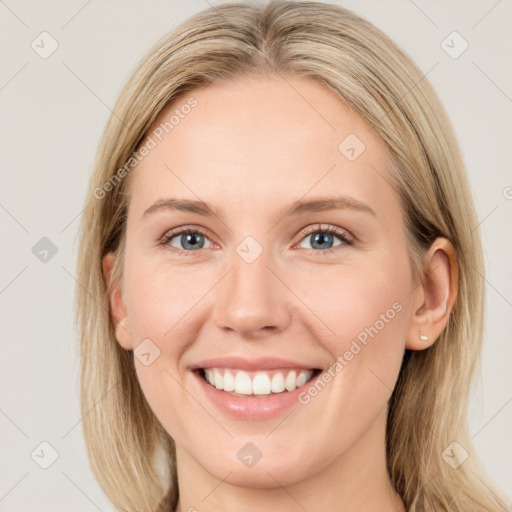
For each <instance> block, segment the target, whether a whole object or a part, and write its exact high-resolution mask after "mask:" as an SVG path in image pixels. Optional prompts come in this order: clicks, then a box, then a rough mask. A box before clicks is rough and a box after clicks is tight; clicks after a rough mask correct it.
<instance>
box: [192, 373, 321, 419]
mask: <svg viewBox="0 0 512 512" xmlns="http://www.w3.org/2000/svg"><path fill="white" fill-rule="evenodd" d="M192 373H193V375H194V378H195V379H196V380H197V381H198V383H199V386H200V388H201V390H202V392H203V393H205V394H206V396H207V397H208V399H209V400H210V401H211V402H213V404H214V405H215V406H216V407H217V408H218V409H220V410H221V411H223V412H224V413H226V414H228V415H230V416H234V417H236V418H242V419H247V420H265V419H270V418H273V417H275V416H279V415H280V414H282V413H283V412H285V411H286V410H288V409H290V408H291V407H293V406H294V405H295V404H298V403H299V395H300V394H301V393H302V392H303V391H305V390H306V389H307V388H308V387H309V386H311V385H312V384H313V383H314V381H315V380H316V378H317V377H318V375H316V376H314V377H313V378H312V379H310V380H308V382H306V383H305V384H304V385H303V386H301V387H299V388H296V389H295V390H293V391H283V392H282V393H276V394H273V395H264V396H261V397H255V396H251V395H248V396H247V397H238V396H233V395H232V394H230V393H228V392H227V391H222V390H219V389H217V388H215V387H213V386H212V385H211V384H209V383H208V382H206V380H205V379H204V378H203V377H202V376H201V375H200V373H199V372H196V371H193V372H192Z"/></svg>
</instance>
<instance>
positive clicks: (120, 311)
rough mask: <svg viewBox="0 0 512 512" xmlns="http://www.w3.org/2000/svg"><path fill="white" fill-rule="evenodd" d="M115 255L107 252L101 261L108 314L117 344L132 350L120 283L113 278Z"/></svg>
mask: <svg viewBox="0 0 512 512" xmlns="http://www.w3.org/2000/svg"><path fill="white" fill-rule="evenodd" d="M114 261H115V256H114V255H113V254H112V253H108V254H107V255H105V256H104V258H103V261H102V268H103V275H104V277H105V281H106V283H107V287H108V294H109V303H110V314H111V318H112V321H113V322H114V326H115V334H116V339H117V342H118V343H119V345H121V347H123V348H124V349H126V350H133V343H132V336H131V332H130V325H129V323H128V314H127V312H126V307H125V305H124V300H123V292H122V289H121V286H120V284H119V283H118V282H117V281H115V280H114V278H113V275H112V268H113V266H114Z"/></svg>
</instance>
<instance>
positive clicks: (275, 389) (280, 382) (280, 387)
mask: <svg viewBox="0 0 512 512" xmlns="http://www.w3.org/2000/svg"><path fill="white" fill-rule="evenodd" d="M281 391H284V377H283V374H282V373H281V372H277V373H276V374H274V376H273V377H272V393H281Z"/></svg>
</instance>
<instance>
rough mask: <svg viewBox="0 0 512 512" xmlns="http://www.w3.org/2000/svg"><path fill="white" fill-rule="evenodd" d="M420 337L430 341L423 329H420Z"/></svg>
mask: <svg viewBox="0 0 512 512" xmlns="http://www.w3.org/2000/svg"><path fill="white" fill-rule="evenodd" d="M420 339H421V340H422V341H428V336H425V335H424V334H423V331H420Z"/></svg>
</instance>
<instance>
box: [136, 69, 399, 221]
mask: <svg viewBox="0 0 512 512" xmlns="http://www.w3.org/2000/svg"><path fill="white" fill-rule="evenodd" d="M192 105H193V106H192ZM148 136H149V138H148V139H147V141H148V142H149V140H150V139H151V144H148V145H151V146H154V147H153V148H152V149H151V150H150V151H149V152H148V154H147V155H146V156H145V157H144V158H143V159H142V161H141V162H139V164H138V166H137V168H136V169H135V170H134V171H132V176H131V179H132V183H131V185H130V195H131V200H130V210H132V209H134V210H137V211H138V212H142V211H144V210H145V209H147V208H148V207H149V206H151V204H152V203H154V202H155V201H156V200H158V199H162V198H165V197H167V196H169V197H171V196H172V197H180V198H187V199H190V200H202V201H205V202H208V203H212V204H214V205H216V206H219V207H220V206H222V205H225V209H228V205H231V206H232V207H233V208H236V213H237V214H241V213H243V214H246V213H247V214H249V213H253V214H257V213H258V212H261V211H262V210H268V208H269V207H270V205H269V202H272V205H273V206H275V208H276V209H277V208H279V207H281V206H283V205H284V204H287V203H290V202H293V201H295V200H297V199H300V198H303V197H307V196H308V195H311V196H317V195H341V194H343V195H350V196H352V197H355V198H357V199H359V200H361V201H364V202H367V203H372V208H373V209H375V210H378V209H379V208H381V209H383V208H384V209H385V208H388V209H389V207H390V205H391V204H392V203H393V202H394V203H395V207H396V206H397V205H398V198H397V197H396V194H395V192H394V190H393V189H392V188H391V187H390V185H389V184H388V182H389V153H388V150H387V148H386V146H385V144H384V142H383V141H382V140H381V139H380V138H379V137H378V136H377V134H376V133H375V132H374V131H373V130H372V129H371V127H370V126H369V125H368V124H367V123H365V122H364V121H363V120H362V119H361V118H360V117H359V116H358V115H356V114H355V113H354V112H353V111H352V110H351V109H350V108H349V107H348V106H347V105H346V104H345V103H343V102H342V101H341V100H340V99H339V97H338V96H337V95H336V94H335V93H334V92H332V91H330V90H329V89H328V88H326V87H325V86H324V85H322V84H320V83H318V82H316V81H314V80H312V79H306V78H300V77H290V76H286V77H280V76H276V77H251V78H244V79H241V80H237V81H231V82H219V83H214V84H211V85H209V86H207V87H202V88H197V89H194V90H191V91H190V92H187V93H186V94H184V95H182V96H181V97H180V98H178V99H177V100H175V101H174V102H172V103H171V104H169V105H167V106H166V108H165V109H164V110H163V111H162V112H161V113H160V114H159V116H158V117H157V119H156V120H155V122H154V123H153V125H152V127H151V129H150V130H149V133H148ZM241 209H243V210H244V211H243V212H242V211H241Z"/></svg>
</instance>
